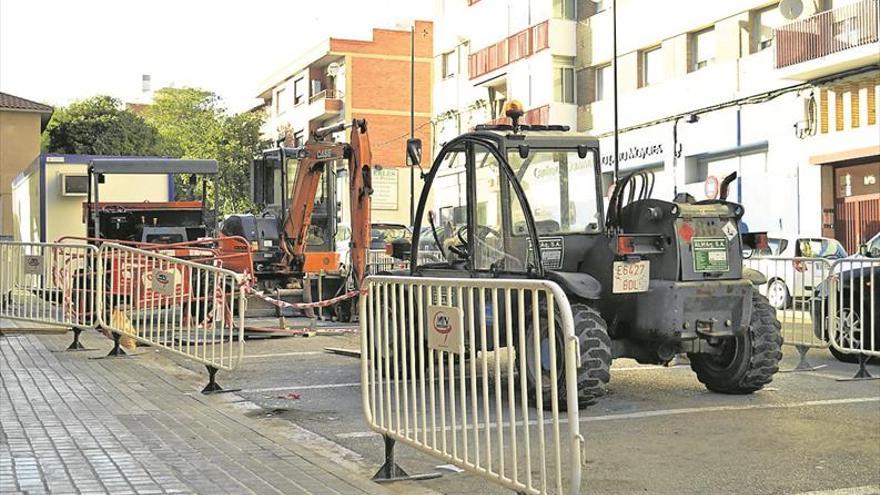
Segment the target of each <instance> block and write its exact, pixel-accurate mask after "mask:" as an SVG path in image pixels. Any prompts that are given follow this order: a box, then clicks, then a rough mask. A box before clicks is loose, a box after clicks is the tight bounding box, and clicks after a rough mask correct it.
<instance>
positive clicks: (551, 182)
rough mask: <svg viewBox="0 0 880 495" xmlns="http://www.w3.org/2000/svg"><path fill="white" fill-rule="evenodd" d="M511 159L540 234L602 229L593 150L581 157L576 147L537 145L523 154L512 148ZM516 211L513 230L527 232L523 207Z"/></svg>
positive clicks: (593, 231)
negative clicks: (552, 148) (554, 148)
mask: <svg viewBox="0 0 880 495" xmlns="http://www.w3.org/2000/svg"><path fill="white" fill-rule="evenodd" d="M508 159H509V161H510V165H511V167H512V168H513V171H514V172H515V173H516V176H517V177H518V178H519V182H520V184H521V185H522V188H523V191H524V192H525V195H526V198H527V199H528V201H529V206H531V208H532V215H533V216H534V218H535V227H536V229H537V232H538V235H549V234H574V233H581V234H584V233H597V232H599V231H600V228H601V225H600V224H601V216H602V215H601V211H600V209H599V206H598V204H597V200H596V157H595V154H594V153H593V152H589V153H587V156H585V157H584V158H581V157H579V156H578V153H577V151H575V150H571V151H549V150H540V149H535V150H531V152H530V153H529V155H528V156H527V157H526V158H522V157H521V156H520V154H519V150H512V151H511V152H510V153H509V154H508ZM517 213H519V215H517ZM513 215H514V216H513V234H514V235H527V234H528V230H527V227H526V223H525V218H524V217H523V215H522V210H519V211H518V212H517V210H516V209H515V210H514V212H513Z"/></svg>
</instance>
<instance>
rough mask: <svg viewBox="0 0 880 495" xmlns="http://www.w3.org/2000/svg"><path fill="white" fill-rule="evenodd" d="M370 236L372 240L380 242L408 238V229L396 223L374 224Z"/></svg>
mask: <svg viewBox="0 0 880 495" xmlns="http://www.w3.org/2000/svg"><path fill="white" fill-rule="evenodd" d="M370 237H371V238H372V239H374V240H380V241H382V242H391V241H393V240H394V239H401V238H403V239H408V238H409V229H407V228H406V227H404V226H396V225H374V226H373V228H372V229H371V232H370Z"/></svg>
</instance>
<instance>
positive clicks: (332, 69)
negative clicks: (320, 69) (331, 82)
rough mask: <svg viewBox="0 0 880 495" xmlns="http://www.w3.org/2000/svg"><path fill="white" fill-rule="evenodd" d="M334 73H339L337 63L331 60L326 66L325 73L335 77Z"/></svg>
mask: <svg viewBox="0 0 880 495" xmlns="http://www.w3.org/2000/svg"><path fill="white" fill-rule="evenodd" d="M336 74H339V64H338V63H336V62H333V63H332V64H330V65H328V66H327V75H328V76H330V77H336Z"/></svg>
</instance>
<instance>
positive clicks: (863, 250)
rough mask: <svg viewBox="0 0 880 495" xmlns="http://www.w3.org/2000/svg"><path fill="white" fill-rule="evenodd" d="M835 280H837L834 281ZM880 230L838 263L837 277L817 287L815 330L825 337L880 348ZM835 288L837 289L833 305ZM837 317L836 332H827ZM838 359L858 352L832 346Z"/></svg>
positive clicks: (849, 345)
mask: <svg viewBox="0 0 880 495" xmlns="http://www.w3.org/2000/svg"><path fill="white" fill-rule="evenodd" d="M833 280H836V281H837V284H836V285H834V284H832V281H833ZM878 285H880V233H878V234H877V235H875V236H874V237H872V238H871V239H870V240H869V241H868V242H867V243H865V244H863V245H862V246H861V247H860V249H859V255H856V256H853V257H850V258H847V259H845V260H843V261H841V262H840V263H838V265H837V269H836V270H835V271H834V278H833V279H832V278H829V279H828V280H825V281H823V282H822V283H821V284H819V286H818V287H817V289H816V300H817V301H818V302H819V303H818V304H813V333H814V334H815V335H816V336H817V337H819V338H823V339H829V341H830V339H832V338H833V339H834V340H835V341H836V342H837V343H838V344H841V345H842V346H843V347H845V348H851V349H869V350H875V351H878V350H880V323H878V322H877V312H878V311H880V290H878V289H877V286H878ZM832 291H834V292H836V294H835V296H836V298H834V300H836V301H837V303H836V304H834V307H832V304H831V301H832V298H831V295H832ZM832 318H833V319H834V323H835V325H834V335H828V332H829V331H830V329H831V319H832ZM829 350H830V351H831V354H833V355H834V357H836V358H837V359H838V360H840V361H843V362H847V363H855V362H858V359H859V355H858V354H855V353H853V354H848V353H845V352H841V351H839V350H838V349H837V348H835V347H834V345H833V344H832V345H830V346H829Z"/></svg>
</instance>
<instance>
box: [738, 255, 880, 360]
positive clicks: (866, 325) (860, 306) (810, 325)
mask: <svg viewBox="0 0 880 495" xmlns="http://www.w3.org/2000/svg"><path fill="white" fill-rule="evenodd" d="M743 263H744V266H745V267H746V268H751V269H754V270H757V271H758V272H760V273H761V274H763V275H764V276H765V277H766V278H767V283H766V284H763V285H761V286H759V288H758V291H759V292H760V293H761V294H762V295H764V296H766V297H767V299H768V302H769V303H770V305H771V306H773V307H774V308H776V317H777V319H778V320H779V321H780V322H781V323H782V331H783V338H784V341H785V344H788V345H793V346H795V347H796V348H797V349H798V351H799V352H801V355H802V358H803V356H805V354H806V351H807V350H808V349H810V348H830V350H831V351H832V352H833V353H834V354H835V355H837V356H839V357H843V358H844V360H847V358H846V356H850V359H851V360H857V359H862V360H864V359H867V358H870V357H877V356H880V328H878V324H877V318H876V315H877V309H878V306H880V291H878V289H877V283H878V282H880V260H878V259H871V258H860V257H851V258H843V259H824V258H780V257H761V256H754V257H752V258H749V259H746V260H744V262H743ZM799 368H809V365H808V364H807V363H806V362H805V361H804V360H803V359H802V362H801V364H800V365H799Z"/></svg>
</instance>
